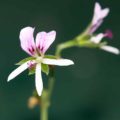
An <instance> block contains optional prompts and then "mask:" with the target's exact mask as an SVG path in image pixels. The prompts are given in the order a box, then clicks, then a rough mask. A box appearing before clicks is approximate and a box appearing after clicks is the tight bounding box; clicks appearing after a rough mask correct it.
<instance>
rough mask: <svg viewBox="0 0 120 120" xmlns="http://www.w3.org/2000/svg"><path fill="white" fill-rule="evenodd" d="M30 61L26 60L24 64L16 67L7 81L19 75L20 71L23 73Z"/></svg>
mask: <svg viewBox="0 0 120 120" xmlns="http://www.w3.org/2000/svg"><path fill="white" fill-rule="evenodd" d="M28 67H29V66H28V62H25V63H24V64H22V65H21V66H19V67H18V68H17V69H15V70H14V71H13V72H12V73H11V74H10V75H9V76H8V79H7V81H8V82H9V81H10V80H12V79H13V78H15V77H16V76H17V75H19V74H20V73H22V72H23V71H24V70H26V69H27V68H28Z"/></svg>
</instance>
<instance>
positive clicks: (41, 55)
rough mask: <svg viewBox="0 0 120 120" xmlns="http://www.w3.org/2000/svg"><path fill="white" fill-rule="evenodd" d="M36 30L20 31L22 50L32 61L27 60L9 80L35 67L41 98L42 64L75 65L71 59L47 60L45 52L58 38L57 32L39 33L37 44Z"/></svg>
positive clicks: (37, 87) (36, 84) (36, 82)
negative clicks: (34, 34) (34, 35)
mask: <svg viewBox="0 0 120 120" xmlns="http://www.w3.org/2000/svg"><path fill="white" fill-rule="evenodd" d="M33 33H34V28H32V27H25V28H23V29H22V30H21V31H20V36H19V38H20V43H21V48H22V49H23V50H24V51H25V52H27V53H28V54H29V55H30V56H32V58H33V59H32V60H27V61H26V62H24V63H23V64H22V65H20V66H19V67H18V68H17V69H15V70H14V71H13V72H12V73H11V74H10V75H9V76H8V80H7V81H10V80H12V79H13V78H15V77H16V76H17V75H19V74H20V73H22V72H23V71H24V70H26V69H27V68H29V69H31V68H32V67H35V86H36V90H37V92H38V95H39V96H41V94H42V89H43V82H42V74H41V69H42V64H46V65H58V66H68V65H72V64H74V63H73V61H72V60H69V59H55V58H54V59H53V58H46V57H45V52H46V51H47V49H48V48H49V47H50V45H51V44H52V43H53V42H54V40H55V37H56V32H55V31H51V32H48V33H46V32H39V33H37V35H36V42H35V41H34V37H33Z"/></svg>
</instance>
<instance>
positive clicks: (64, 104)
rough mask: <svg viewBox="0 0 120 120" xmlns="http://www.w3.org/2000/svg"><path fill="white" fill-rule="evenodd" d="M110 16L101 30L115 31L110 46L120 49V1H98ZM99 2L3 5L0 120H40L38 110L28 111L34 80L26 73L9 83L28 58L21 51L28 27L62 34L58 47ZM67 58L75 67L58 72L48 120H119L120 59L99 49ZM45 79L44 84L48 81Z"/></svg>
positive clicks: (13, 1) (70, 52)
mask: <svg viewBox="0 0 120 120" xmlns="http://www.w3.org/2000/svg"><path fill="white" fill-rule="evenodd" d="M98 2H99V3H100V4H101V5H102V7H110V9H111V12H110V14H109V16H108V17H107V18H106V19H105V21H104V23H103V24H102V26H101V27H100V29H99V30H98V31H97V32H98V33H99V32H104V30H106V29H108V28H109V29H111V30H112V31H113V33H114V39H113V40H109V44H110V45H113V46H116V47H118V48H119V49H120V26H119V25H120V23H119V22H120V14H119V12H120V1H119V0H99V1H98ZM94 3H95V1H94V0H4V1H2V0H1V1H0V63H1V64H0V120H39V108H38V107H36V108H35V109H33V110H30V109H28V107H27V101H28V98H29V97H30V96H31V93H32V91H33V90H34V88H35V87H34V86H35V85H34V76H30V77H28V76H27V72H28V71H25V72H24V73H22V74H21V75H20V76H18V77H16V78H15V79H14V80H13V81H11V82H10V83H7V77H8V75H9V73H10V72H11V71H12V70H14V69H15V68H16V67H17V66H15V65H14V64H15V63H16V62H18V61H20V60H21V59H23V58H25V57H27V56H28V55H27V54H26V53H25V52H24V51H22V50H21V48H20V42H19V32H20V30H21V29H22V28H23V27H26V26H32V27H36V31H43V30H44V31H50V30H56V31H57V38H56V41H55V42H54V44H53V45H52V47H51V48H50V49H49V50H48V53H49V54H54V52H55V47H56V45H57V44H59V43H61V42H64V41H66V40H69V39H71V38H73V37H75V36H76V35H78V34H79V33H80V32H82V31H83V30H84V28H85V27H86V26H87V25H88V24H89V22H90V20H91V18H92V14H93V8H94ZM62 56H63V57H65V58H69V59H72V60H74V62H75V65H74V66H69V67H57V68H56V79H57V80H56V83H55V88H54V93H53V97H52V106H51V108H50V112H49V120H119V119H120V56H116V55H113V54H110V53H107V52H104V51H102V50H98V49H87V48H70V49H67V50H65V51H64V52H63V54H62ZM43 77H44V84H45V83H46V82H47V78H46V76H43Z"/></svg>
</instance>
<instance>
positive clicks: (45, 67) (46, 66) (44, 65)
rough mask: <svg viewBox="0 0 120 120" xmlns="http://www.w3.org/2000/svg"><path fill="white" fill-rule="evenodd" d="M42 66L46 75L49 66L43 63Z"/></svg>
mask: <svg viewBox="0 0 120 120" xmlns="http://www.w3.org/2000/svg"><path fill="white" fill-rule="evenodd" d="M41 67H42V72H44V73H45V74H46V75H48V74H49V66H48V65H46V64H43V63H42V64H41Z"/></svg>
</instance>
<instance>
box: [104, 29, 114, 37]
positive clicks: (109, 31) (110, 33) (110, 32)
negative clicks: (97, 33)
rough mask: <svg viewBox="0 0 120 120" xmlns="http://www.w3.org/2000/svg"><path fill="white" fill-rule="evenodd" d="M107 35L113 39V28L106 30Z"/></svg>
mask: <svg viewBox="0 0 120 120" xmlns="http://www.w3.org/2000/svg"><path fill="white" fill-rule="evenodd" d="M105 37H108V38H110V39H112V38H113V33H112V31H111V30H106V32H105Z"/></svg>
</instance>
